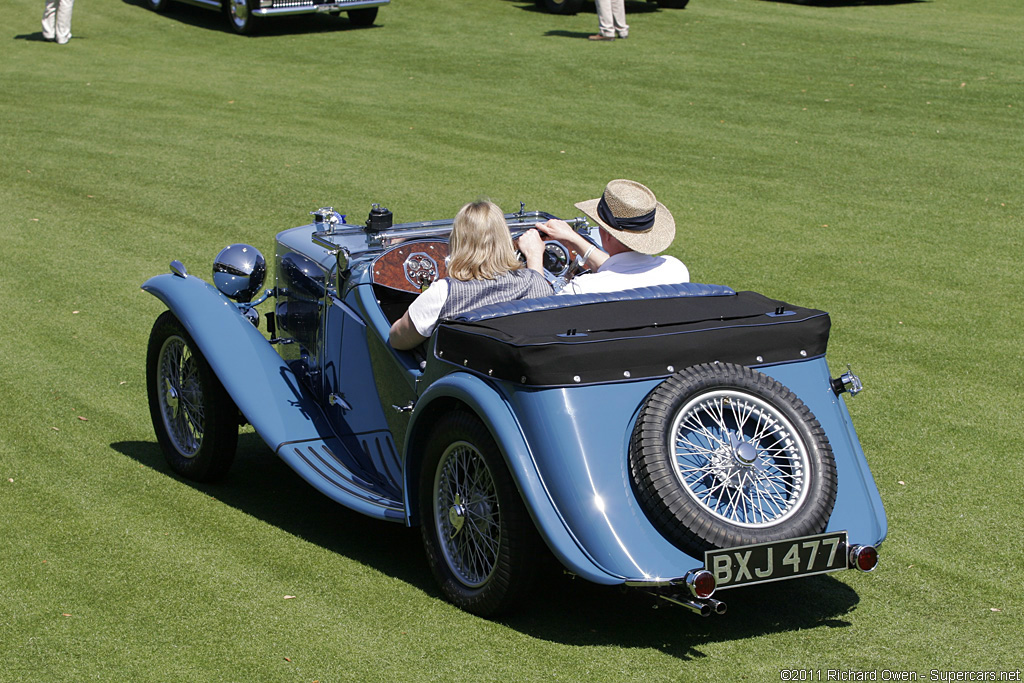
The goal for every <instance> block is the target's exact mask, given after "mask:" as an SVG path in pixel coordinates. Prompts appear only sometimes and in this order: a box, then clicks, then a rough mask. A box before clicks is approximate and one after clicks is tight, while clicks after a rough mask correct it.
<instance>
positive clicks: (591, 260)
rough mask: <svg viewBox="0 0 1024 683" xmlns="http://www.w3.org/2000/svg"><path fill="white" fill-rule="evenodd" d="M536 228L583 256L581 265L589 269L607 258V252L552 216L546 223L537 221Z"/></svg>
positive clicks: (597, 266)
mask: <svg viewBox="0 0 1024 683" xmlns="http://www.w3.org/2000/svg"><path fill="white" fill-rule="evenodd" d="M537 229H538V230H540V231H541V232H543V233H544V234H545V235H547V236H548V237H549V238H551V239H553V240H558V241H559V242H561V243H563V244H568V245H569V246H571V247H572V248H573V249H575V250H576V251H577V252H578V253H579V254H580V255H581V256H585V258H584V259H583V265H585V266H586V267H587V268H589V269H590V270H597V269H598V268H600V267H601V265H602V264H603V263H604V262H605V261H607V260H608V254H606V253H605V252H604V251H602V250H601V249H599V248H596V247H594V245H593V244H591V243H590V242H588V241H587V240H586V238H584V237H583V235H581V234H579V233H578V232H576V231H575V230H573V229H572V227H571V226H570V225H569V224H568V223H566V222H565V221H560V220H558V219H557V218H552V219H551V220H549V221H548V222H547V223H537Z"/></svg>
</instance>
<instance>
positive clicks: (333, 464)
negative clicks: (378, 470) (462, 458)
mask: <svg viewBox="0 0 1024 683" xmlns="http://www.w3.org/2000/svg"><path fill="white" fill-rule="evenodd" d="M317 443H319V445H320V449H321V450H323V451H324V452H325V453H326V454H327V455H328V456H329V458H330V460H328V459H327V458H325V457H324V454H323V453H319V452H317V450H316V449H315V448H314V447H313V446H312V445H308V444H317ZM300 444H307V445H305V447H304V448H300V447H299V445H300ZM285 446H288V447H290V448H291V449H292V451H293V452H294V453H295V455H297V456H298V457H299V458H300V459H301V460H302V461H304V462H305V463H306V464H307V465H308V466H309V467H310V469H312V470H313V471H314V472H316V473H317V474H318V475H320V477H321V478H322V479H323V480H324V481H326V482H329V483H330V484H332V485H333V486H334V487H335V488H338V489H340V490H342V491H344V492H345V493H347V494H349V495H352V496H356V497H358V498H359V499H361V500H363V501H365V502H367V503H369V504H371V505H375V506H377V507H380V508H383V509H385V510H390V511H393V512H401V513H404V511H405V508H404V507H403V506H402V505H401V504H400V503H398V501H395V500H392V499H390V498H387V497H386V496H384V495H381V494H380V493H378V492H376V491H371V490H369V489H367V488H366V487H365V486H363V485H361V484H360V482H359V481H358V479H357V476H356V474H355V473H354V472H352V471H351V470H349V469H348V468H347V467H345V466H344V465H343V464H342V463H341V461H339V460H338V459H337V458H336V457H334V453H332V452H331V449H330V448H328V447H327V444H325V443H323V441H322V440H320V439H316V440H313V441H297V442H291V443H290V444H282V445H281V446H280V447H279V448H278V453H280V452H281V450H282V449H283V448H285ZM311 458H312V459H311ZM314 459H315V460H316V462H314V461H313V460H314ZM317 463H319V464H320V467H318V466H317ZM322 468H323V469H322ZM324 469H327V470H328V471H330V472H331V473H333V474H334V475H335V476H333V477H332V476H330V475H329V474H327V473H326V472H324V471H323V470H324ZM341 482H344V484H346V485H347V486H346V485H342V483H341Z"/></svg>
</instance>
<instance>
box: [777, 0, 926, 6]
mask: <svg viewBox="0 0 1024 683" xmlns="http://www.w3.org/2000/svg"><path fill="white" fill-rule="evenodd" d="M768 1H769V2H777V3H780V4H784V5H807V6H808V7H862V6H863V7H868V6H880V5H916V4H918V3H925V2H931V1H932V0H768Z"/></svg>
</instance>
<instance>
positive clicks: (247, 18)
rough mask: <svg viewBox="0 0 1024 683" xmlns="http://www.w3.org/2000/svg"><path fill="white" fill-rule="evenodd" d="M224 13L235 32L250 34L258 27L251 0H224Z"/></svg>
mask: <svg viewBox="0 0 1024 683" xmlns="http://www.w3.org/2000/svg"><path fill="white" fill-rule="evenodd" d="M165 1H166V0H165ZM224 14H225V15H226V16H227V18H228V25H230V26H231V30H232V31H234V32H235V33H238V34H240V35H243V36H244V35H249V34H251V33H253V31H254V30H255V28H256V23H257V21H258V20H257V18H256V15H254V14H253V13H252V6H251V5H250V4H249V0H224Z"/></svg>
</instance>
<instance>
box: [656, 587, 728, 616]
mask: <svg viewBox="0 0 1024 683" xmlns="http://www.w3.org/2000/svg"><path fill="white" fill-rule="evenodd" d="M658 597H659V598H661V599H662V600H665V601H667V602H671V603H672V604H673V605H679V606H680V607H685V608H686V609H688V610H690V611H691V612H693V613H694V614H699V615H701V616H702V617H707V616H710V615H711V612H712V607H711V604H710V603H709V602H704V601H698V600H687V599H685V598H677V597H675V596H673V595H665V594H663V593H658ZM715 602H718V601H717V600H716V601H715Z"/></svg>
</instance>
